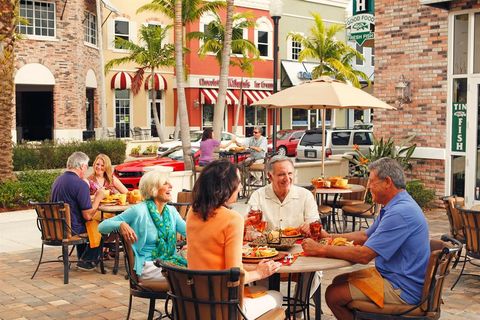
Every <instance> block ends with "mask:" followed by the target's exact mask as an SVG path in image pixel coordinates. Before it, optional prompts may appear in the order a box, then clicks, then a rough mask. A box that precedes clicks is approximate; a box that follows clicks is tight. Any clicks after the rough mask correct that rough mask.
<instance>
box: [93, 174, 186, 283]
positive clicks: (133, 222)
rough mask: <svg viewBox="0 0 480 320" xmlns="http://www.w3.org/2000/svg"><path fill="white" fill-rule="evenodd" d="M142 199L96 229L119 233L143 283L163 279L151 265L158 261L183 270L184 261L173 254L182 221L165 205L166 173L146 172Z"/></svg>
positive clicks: (168, 186)
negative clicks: (126, 245)
mask: <svg viewBox="0 0 480 320" xmlns="http://www.w3.org/2000/svg"><path fill="white" fill-rule="evenodd" d="M139 189H140V193H141V194H142V196H143V198H144V199H145V200H144V201H143V202H141V203H139V204H137V205H134V206H132V207H130V208H128V209H127V210H125V211H124V212H123V213H122V214H120V215H118V216H115V217H113V218H111V219H107V220H104V221H103V222H102V223H100V225H99V226H98V230H99V231H100V232H101V233H104V234H107V233H110V232H113V231H119V232H120V234H121V235H122V236H123V238H124V239H125V240H126V241H129V242H130V243H132V246H133V252H134V255H135V265H134V267H133V269H134V270H135V272H136V273H137V275H138V276H139V277H140V278H141V279H143V280H155V279H164V277H163V275H162V273H161V269H160V268H157V267H156V266H155V265H153V261H154V260H155V259H157V258H158V259H162V260H165V261H168V262H171V263H174V264H176V265H179V266H186V265H187V261H186V260H185V258H183V257H182V256H180V255H178V254H177V250H176V243H177V233H180V234H182V235H183V236H185V221H184V220H183V219H182V218H181V217H180V214H179V213H178V211H177V210H176V209H175V207H172V206H170V205H167V203H168V202H170V201H171V200H172V194H171V193H172V185H171V184H170V182H169V181H168V173H165V172H160V171H150V172H147V173H145V175H143V177H142V179H140V184H139Z"/></svg>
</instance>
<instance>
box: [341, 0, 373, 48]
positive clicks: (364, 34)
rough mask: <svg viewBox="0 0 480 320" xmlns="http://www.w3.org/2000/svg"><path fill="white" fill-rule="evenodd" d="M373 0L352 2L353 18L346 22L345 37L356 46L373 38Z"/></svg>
mask: <svg viewBox="0 0 480 320" xmlns="http://www.w3.org/2000/svg"><path fill="white" fill-rule="evenodd" d="M374 3H375V2H374V0H354V1H353V16H352V17H350V18H348V19H347V21H346V30H347V37H348V40H350V41H355V42H356V43H358V45H360V46H361V45H363V43H364V42H365V41H367V40H369V39H373V38H374V32H375V16H374V13H375V4H374Z"/></svg>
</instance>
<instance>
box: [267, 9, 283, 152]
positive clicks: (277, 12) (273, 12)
mask: <svg viewBox="0 0 480 320" xmlns="http://www.w3.org/2000/svg"><path fill="white" fill-rule="evenodd" d="M282 9H283V2H282V0H270V17H272V20H273V93H276V92H277V91H278V90H277V79H278V22H279V20H280V18H281V17H282ZM272 127H273V130H272V151H273V153H275V152H276V151H277V109H273V123H272Z"/></svg>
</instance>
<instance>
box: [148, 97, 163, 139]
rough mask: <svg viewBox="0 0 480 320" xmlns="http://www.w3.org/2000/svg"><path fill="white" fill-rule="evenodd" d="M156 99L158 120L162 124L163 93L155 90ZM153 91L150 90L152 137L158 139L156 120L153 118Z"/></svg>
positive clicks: (149, 104) (149, 103)
mask: <svg viewBox="0 0 480 320" xmlns="http://www.w3.org/2000/svg"><path fill="white" fill-rule="evenodd" d="M155 99H156V101H155V102H156V103H155V104H156V108H157V113H158V120H159V121H160V122H162V112H161V111H162V108H161V105H162V91H161V90H155ZM152 103H153V101H152V90H148V106H149V108H150V111H149V113H150V136H152V137H158V132H157V127H156V126H155V118H154V117H153V109H152Z"/></svg>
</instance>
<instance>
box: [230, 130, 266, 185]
mask: <svg viewBox="0 0 480 320" xmlns="http://www.w3.org/2000/svg"><path fill="white" fill-rule="evenodd" d="M262 132H263V130H262V128H261V127H255V128H254V129H253V136H251V137H250V138H248V139H247V140H246V141H245V143H244V144H242V143H240V142H238V141H237V142H236V143H237V144H238V145H244V146H245V147H247V148H248V150H250V155H249V156H248V158H247V159H245V160H244V161H243V169H242V170H243V171H244V174H247V171H248V169H247V168H248V167H249V166H251V165H252V164H253V163H263V161H264V159H265V155H266V153H267V147H268V141H267V138H265V137H264V136H262ZM250 176H251V177H252V178H253V181H248V183H250V184H252V185H255V184H257V183H259V182H260V178H261V176H262V174H261V173H260V172H251V173H250ZM248 178H250V177H248Z"/></svg>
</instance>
